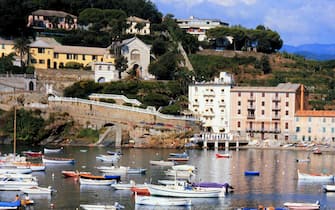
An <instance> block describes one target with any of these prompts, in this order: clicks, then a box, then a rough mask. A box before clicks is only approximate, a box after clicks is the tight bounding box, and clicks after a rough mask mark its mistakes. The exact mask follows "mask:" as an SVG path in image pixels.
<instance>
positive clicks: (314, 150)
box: [313, 148, 322, 155]
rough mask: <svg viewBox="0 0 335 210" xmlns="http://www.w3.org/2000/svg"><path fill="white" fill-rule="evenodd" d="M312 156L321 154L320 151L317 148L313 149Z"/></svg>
mask: <svg viewBox="0 0 335 210" xmlns="http://www.w3.org/2000/svg"><path fill="white" fill-rule="evenodd" d="M313 154H314V155H321V154H322V151H321V150H320V149H319V148H314V149H313Z"/></svg>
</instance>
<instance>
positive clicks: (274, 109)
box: [272, 106, 280, 111]
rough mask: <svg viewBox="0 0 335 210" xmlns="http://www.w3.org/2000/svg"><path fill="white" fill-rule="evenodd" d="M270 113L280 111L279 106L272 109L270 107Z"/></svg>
mask: <svg viewBox="0 0 335 210" xmlns="http://www.w3.org/2000/svg"><path fill="white" fill-rule="evenodd" d="M272 111H280V107H279V106H274V107H272Z"/></svg>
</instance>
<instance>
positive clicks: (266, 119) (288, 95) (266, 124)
mask: <svg viewBox="0 0 335 210" xmlns="http://www.w3.org/2000/svg"><path fill="white" fill-rule="evenodd" d="M303 92H304V88H303V86H302V85H300V84H291V83H285V84H279V85H278V86H276V87H233V88H232V89H231V113H230V114H231V132H233V133H235V134H236V135H238V136H239V137H240V138H241V139H253V138H255V139H261V140H265V139H269V140H279V141H282V142H289V141H294V140H295V139H296V133H295V132H296V127H295V113H296V111H297V110H300V109H301V107H303V104H304V103H305V101H306V100H305V99H304V94H303Z"/></svg>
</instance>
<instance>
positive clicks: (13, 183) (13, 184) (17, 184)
mask: <svg viewBox="0 0 335 210" xmlns="http://www.w3.org/2000/svg"><path fill="white" fill-rule="evenodd" d="M33 186H38V182H37V178H36V177H34V176H31V177H17V176H11V175H10V174H9V175H8V176H4V177H2V178H1V179H0V190H20V189H21V188H22V187H33Z"/></svg>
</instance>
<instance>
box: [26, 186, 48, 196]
mask: <svg viewBox="0 0 335 210" xmlns="http://www.w3.org/2000/svg"><path fill="white" fill-rule="evenodd" d="M20 191H21V192H22V193H27V194H28V195H51V193H52V192H53V191H54V190H53V189H52V187H51V186H49V187H39V186H32V187H23V188H20Z"/></svg>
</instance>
